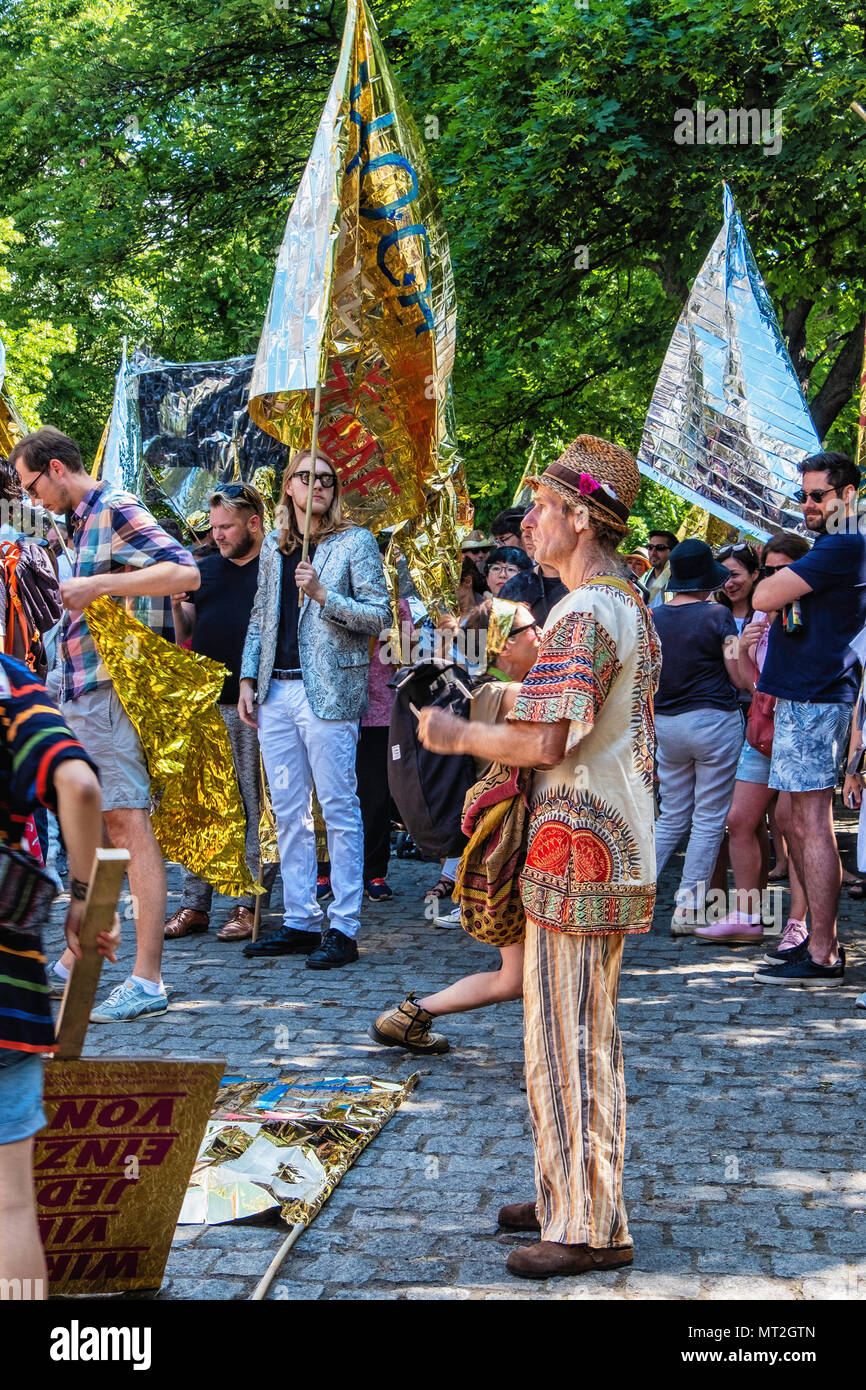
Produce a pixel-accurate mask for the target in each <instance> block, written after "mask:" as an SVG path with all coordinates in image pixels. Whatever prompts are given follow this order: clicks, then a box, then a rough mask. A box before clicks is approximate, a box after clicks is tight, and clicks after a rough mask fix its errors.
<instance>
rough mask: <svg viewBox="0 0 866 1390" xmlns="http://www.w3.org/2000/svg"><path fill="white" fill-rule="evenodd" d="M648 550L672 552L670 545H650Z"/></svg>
mask: <svg viewBox="0 0 866 1390" xmlns="http://www.w3.org/2000/svg"><path fill="white" fill-rule="evenodd" d="M647 550H670V546H669V545H654V544H650V545H648V546H647Z"/></svg>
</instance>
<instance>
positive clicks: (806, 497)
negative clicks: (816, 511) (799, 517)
mask: <svg viewBox="0 0 866 1390" xmlns="http://www.w3.org/2000/svg"><path fill="white" fill-rule="evenodd" d="M829 492H838V488H835V487H820V488H819V487H815V488H812V491H811V492H804V491H803V489H802V488H801V489H800V491H799V492H795V493H794V500H795V501H796V502H799V503H800V506H801V507H802V505H803V503H804V502H823V500H824V498H825V497H826V496H827V494H828V493H829Z"/></svg>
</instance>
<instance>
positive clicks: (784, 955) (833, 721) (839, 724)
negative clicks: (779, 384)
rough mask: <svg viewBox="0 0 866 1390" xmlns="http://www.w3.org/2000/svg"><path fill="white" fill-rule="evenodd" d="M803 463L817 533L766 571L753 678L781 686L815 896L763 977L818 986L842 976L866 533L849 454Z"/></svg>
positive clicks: (805, 878) (780, 784) (797, 854)
mask: <svg viewBox="0 0 866 1390" xmlns="http://www.w3.org/2000/svg"><path fill="white" fill-rule="evenodd" d="M799 469H800V473H801V475H802V478H803V487H802V490H801V492H800V496H799V501H800V506H801V507H802V508H803V520H804V521H805V523H806V525H807V526H808V528H809V530H810V531H814V532H815V534H816V537H817V539H816V541H815V544H814V545H813V546H812V549H811V550H810V551H809V554H808V555H804V556H803V558H802V559H800V560H795V561H794V563H793V564H791V565H786V566H785V567H784V568H783V569H781V570H779V571H778V573H776V574H774V575H772V576H768V577H767V578H766V579H763V580H762V581H761V583H760V584H758V586H757V588H756V589H755V591H754V595H753V599H752V601H753V603H754V605H755V608H756V609H760V610H762V611H763V612H765V613H767V612H776V613H778V614H779V616H778V617H777V618H776V620H775V622H774V623H773V626H772V628H771V629H770V640H769V644H768V647H767V655H766V659H765V661H764V667H763V670H762V672H761V678H760V681H759V683H758V689H759V690H761V691H764V692H765V693H766V694H768V695H775V697H776V708H775V713H774V725H775V728H774V733H773V753H772V762H771V764H770V782H769V785H770V786H771V787H774V788H776V789H777V790H778V791H785V792H790V794H791V827H790V833H789V837H788V839H789V849H790V852H791V854H792V855H793V858H794V864H795V866H796V869H797V877H798V878H799V880H800V882H801V883H802V885H803V887H804V889H805V891H806V898H807V900H808V904H809V937H808V939H807V940H805V941H802V942H800V943H797V944H795V945H793V946H792V948H791V949H790V950H789V949H787V948H785V949H784V950H780V951H778V952H776V954H775V957H767V962H768V967H769V968H764V969H762V970H759V971H758V972H757V975H756V979H757V980H758V981H760V983H761V984H781V985H785V984H791V985H800V986H811V987H815V986H819V987H820V986H828V985H829V986H833V985H841V984H842V983H843V980H844V977H845V952H844V950H843V948H842V947H841V946H840V945H839V942H838V939H837V936H836V914H837V910H838V903H839V890H840V886H841V882H842V866H841V864H840V862H839V851H838V848H837V846H836V839H835V836H834V834H833V796H834V793H835V790H836V784H837V782H838V779H839V765H840V762H841V761H842V759H843V757H844V756H845V752H846V749H847V746H848V731H849V727H850V723H851V710H852V708H853V705H854V702H855V700H856V699H857V690H858V687H859V683H860V666H859V661H858V657H857V652H856V649H855V646H854V642H855V639H856V638H857V636H858V635H859V633H860V632H861V631H862V630H863V627H864V625H866V536H863V535H861V533H860V531H859V529H858V514H857V488H858V484H859V473H858V470H857V467H856V465H855V464H854V463H852V461H851V459H849V458H848V457H847V455H845V454H830V453H822V454H812V455H811V456H810V457H809V458H807V459H804V460H803V462H802V463H801V464H799Z"/></svg>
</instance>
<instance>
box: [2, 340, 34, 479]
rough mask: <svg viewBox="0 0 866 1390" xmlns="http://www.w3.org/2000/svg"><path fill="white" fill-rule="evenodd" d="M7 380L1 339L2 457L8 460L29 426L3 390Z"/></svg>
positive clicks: (4, 349)
mask: <svg viewBox="0 0 866 1390" xmlns="http://www.w3.org/2000/svg"><path fill="white" fill-rule="evenodd" d="M5 379H6V348H5V347H4V345H3V339H2V338H0V457H2V458H7V457H8V456H9V454H10V453H11V451H12V449H13V448H14V446H15V445H16V444H17V443H18V440H19V439H23V438H24V435H25V434H26V433H27V426H26V425H25V423H24V421H23V420H22V418H21V416H20V415H19V413H18V410H17V408H16V405H15V402H14V401H13V399H12V397H11V396H10V395H9V392H8V391H4V390H3V386H4V382H5Z"/></svg>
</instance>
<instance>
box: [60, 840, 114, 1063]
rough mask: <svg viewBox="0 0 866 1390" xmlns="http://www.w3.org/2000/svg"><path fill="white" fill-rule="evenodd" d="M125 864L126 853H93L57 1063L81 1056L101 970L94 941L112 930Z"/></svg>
mask: <svg viewBox="0 0 866 1390" xmlns="http://www.w3.org/2000/svg"><path fill="white" fill-rule="evenodd" d="M128 864H129V851H128V850H125V849H98V850H97V851H96V857H95V859H94V861H93V869H92V871H91V874H90V886H89V888H88V890H87V900H86V902H85V904H84V921H83V922H82V924H81V931H80V932H79V935H78V941H79V945H80V946H81V959H80V960H76V961H75V963H74V964H73V966H72V969H71V971H70V973H69V978H68V979H67V981H66V988H65V990H64V991H63V1003H62V1004H61V1005H60V1014H59V1016H58V1019H57V1027H56V1034H57V1057H58V1058H59V1059H60V1060H64V1059H67V1058H73V1057H80V1056H81V1049H82V1047H83V1046H84V1037H85V1034H86V1032H87V1025H88V1023H89V1022H90V1013H91V1010H92V1008H93V1001H94V1000H95V998H96V991H97V988H98V986H99V976H100V973H101V971H102V956H101V955H99V953H98V952H97V949H96V939H97V937H98V936H99V934H100V932H104V931H111V924H112V922H113V921H114V914H115V912H116V910H117V899H118V898H119V897H120V890H121V888H122V887H123V879H124V875H125V874H126V869H127V865H128Z"/></svg>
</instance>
